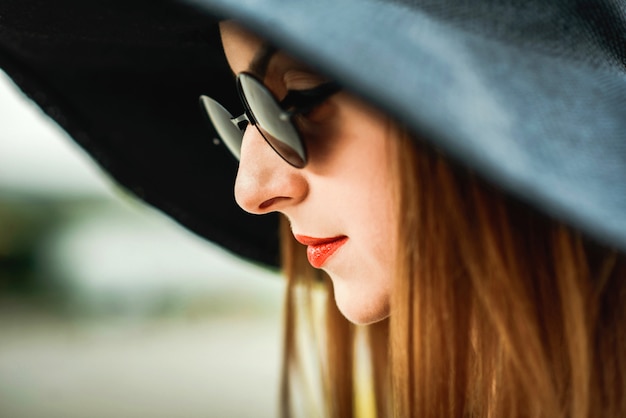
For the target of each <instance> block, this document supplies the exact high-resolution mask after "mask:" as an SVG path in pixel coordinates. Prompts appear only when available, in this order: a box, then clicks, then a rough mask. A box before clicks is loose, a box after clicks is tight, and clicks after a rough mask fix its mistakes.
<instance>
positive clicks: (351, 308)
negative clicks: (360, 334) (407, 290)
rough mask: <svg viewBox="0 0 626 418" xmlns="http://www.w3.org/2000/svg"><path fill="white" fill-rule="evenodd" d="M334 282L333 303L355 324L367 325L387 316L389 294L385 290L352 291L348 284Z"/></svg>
mask: <svg viewBox="0 0 626 418" xmlns="http://www.w3.org/2000/svg"><path fill="white" fill-rule="evenodd" d="M333 283H334V293H335V303H336V304H337V308H339V311H340V312H341V314H342V315H343V316H344V317H345V318H346V319H347V320H348V321H350V322H352V323H353V324H356V325H368V324H373V323H375V322H378V321H382V320H383V319H386V318H388V317H389V296H388V293H387V292H382V294H381V292H372V294H368V292H364V291H363V289H362V288H361V289H358V290H356V291H354V290H353V289H350V287H349V286H341V285H337V284H336V282H335V281H334V280H333Z"/></svg>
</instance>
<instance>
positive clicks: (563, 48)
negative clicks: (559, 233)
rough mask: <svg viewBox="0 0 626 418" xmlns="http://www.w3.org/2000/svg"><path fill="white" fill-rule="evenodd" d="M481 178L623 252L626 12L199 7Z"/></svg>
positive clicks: (562, 7) (435, 4)
mask: <svg viewBox="0 0 626 418" xmlns="http://www.w3.org/2000/svg"><path fill="white" fill-rule="evenodd" d="M194 3H196V4H199V5H201V6H210V7H218V8H219V10H220V11H221V13H223V14H224V15H225V16H228V17H235V18H237V19H239V20H241V21H242V22H244V23H245V24H247V25H249V26H250V27H251V28H253V29H254V30H255V31H257V32H259V33H260V34H262V35H263V36H266V37H268V38H269V39H271V40H272V41H273V42H275V43H276V44H277V45H278V46H281V47H283V48H285V49H287V50H288V51H290V52H292V53H293V54H294V55H296V56H298V57H299V58H300V59H302V60H304V61H306V62H309V63H311V64H313V65H315V66H317V67H320V68H321V69H323V70H325V71H326V72H328V73H329V74H330V75H331V76H333V77H334V78H336V79H337V80H338V81H339V82H340V83H342V84H344V85H346V86H348V87H350V88H352V89H354V90H355V91H356V92H358V93H360V94H362V95H363V96H364V97H366V98H367V99H368V100H370V101H372V102H374V103H376V104H378V105H379V106H381V107H382V108H384V109H385V110H387V111H388V112H389V113H391V114H392V115H394V116H395V117H396V118H398V119H399V120H401V121H402V122H404V123H406V124H407V125H408V126H410V127H411V128H413V130H414V131H415V132H416V133H418V134H419V135H420V136H421V137H422V138H424V139H426V140H427V141H430V142H432V143H433V144H434V145H435V146H436V147H438V148H440V149H441V150H443V151H444V152H447V153H448V154H449V155H450V156H452V157H453V158H454V159H456V160H457V161H459V162H461V163H462V164H464V165H466V166H469V167H470V168H472V169H473V170H475V171H476V172H477V173H479V174H480V175H482V176H483V177H485V178H486V179H488V180H489V181H491V182H493V183H495V184H497V185H498V186H501V187H502V188H504V189H505V190H507V191H509V192H510V193H512V194H513V195H515V196H517V197H519V198H521V199H522V200H524V201H526V202H528V203H530V204H531V205H532V206H535V207H537V208H538V209H540V210H541V211H543V212H545V213H547V214H549V215H551V216H553V217H556V218H557V219H560V220H563V221H565V222H567V223H569V224H571V225H574V226H576V227H578V228H580V229H582V230H584V231H586V232H587V233H589V234H590V235H592V236H594V237H595V238H598V239H600V240H602V241H603V242H607V243H609V244H611V245H615V246H618V247H620V248H622V249H623V250H626V67H625V64H626V54H625V52H626V26H625V24H624V18H625V16H626V15H625V10H626V6H625V5H624V3H623V2H610V1H593V2H590V1H587V2H575V1H555V0H547V1H546V0H543V1H534V0H531V1H495V0H489V1H472V2H469V1H458V0H457V1H446V0H443V1H441V0H438V1H424V0H422V1H397V2H382V1H370V0H342V1H333V0H315V1H310V2H303V1H291V2H289V1H280V0H243V1H237V2H230V1H223V0H222V1H220V0H210V1H209V0H196V1H195V2H194Z"/></svg>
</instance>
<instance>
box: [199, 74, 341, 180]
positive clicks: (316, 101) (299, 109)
mask: <svg viewBox="0 0 626 418" xmlns="http://www.w3.org/2000/svg"><path fill="white" fill-rule="evenodd" d="M245 78H248V79H249V81H252V82H253V83H254V84H256V87H257V88H259V89H261V91H262V92H263V93H264V94H266V95H267V96H268V97H269V98H270V99H271V100H272V101H273V102H274V104H275V105H276V108H278V109H280V111H281V112H280V113H279V114H278V115H276V118H277V119H278V120H280V121H283V122H284V121H289V122H290V125H291V127H292V128H293V131H294V133H295V135H296V137H295V138H292V139H294V140H295V141H297V142H298V143H299V144H300V146H301V149H302V150H303V155H301V154H300V153H299V152H297V151H296V150H295V149H294V148H293V147H291V146H289V148H290V149H291V150H293V153H294V154H295V155H297V160H296V159H294V158H289V156H288V155H285V154H286V152H285V151H281V150H279V149H277V146H275V145H274V142H273V141H272V140H271V139H269V138H268V136H270V137H271V136H272V135H270V134H269V133H267V131H266V130H265V129H264V128H263V126H262V125H261V124H260V123H259V121H258V118H257V117H256V116H255V112H254V110H253V109H252V106H250V104H249V101H248V98H247V97H246V94H245V91H244V88H243V86H242V80H244V79H245ZM236 86H237V93H238V95H239V100H240V102H241V104H242V105H243V108H244V112H243V113H242V114H241V115H239V116H237V117H233V116H232V114H231V113H230V112H229V111H228V110H226V108H224V106H222V105H221V104H219V102H217V101H216V100H214V99H212V98H210V97H207V96H201V97H200V102H201V103H202V105H203V108H204V110H205V112H206V114H207V116H208V118H209V121H210V122H211V123H212V125H213V127H214V128H215V130H216V132H217V133H218V135H219V136H220V138H221V141H222V142H224V143H225V144H226V145H227V148H228V149H229V150H230V151H231V153H232V154H233V155H234V156H235V158H237V159H239V155H238V153H237V152H236V150H235V149H233V147H234V146H235V144H234V142H237V144H238V146H239V147H241V142H242V140H243V135H244V132H245V129H246V126H247V124H251V125H252V126H254V127H255V128H256V129H257V131H258V132H259V133H260V134H261V136H262V137H263V139H264V140H265V142H266V143H267V144H268V145H269V146H270V147H271V148H272V149H273V150H274V151H275V152H276V153H277V154H278V155H279V156H280V157H281V158H282V159H283V160H284V161H285V162H287V163H288V164H290V165H291V166H293V167H295V168H304V167H305V166H306V164H307V162H308V156H307V150H306V146H305V143H304V140H303V138H302V133H301V132H300V131H299V130H298V127H297V125H296V124H294V123H293V121H292V118H293V117H294V116H297V115H300V114H303V113H307V112H309V111H311V110H312V109H314V108H315V107H316V106H319V105H320V104H322V103H323V102H324V101H325V100H327V99H328V98H330V97H331V96H332V95H334V94H335V93H337V92H339V91H340V90H341V87H340V86H339V85H338V84H337V83H336V82H333V81H331V82H326V83H323V84H320V85H319V86H316V87H314V88H311V89H306V90H290V91H288V93H287V95H286V96H285V97H284V98H283V99H282V100H280V101H279V100H277V99H276V96H275V95H274V94H273V93H272V92H271V90H270V89H269V88H267V86H265V84H264V83H263V82H262V81H261V80H259V78H258V77H256V76H255V75H254V74H251V73H248V72H242V73H239V74H238V75H237V80H236ZM206 99H210V100H212V101H213V102H214V103H216V104H218V105H219V107H220V108H221V110H220V112H219V113H220V114H223V115H224V116H225V117H226V116H227V117H228V118H229V120H230V123H232V124H233V125H234V126H235V127H237V128H238V129H239V130H240V131H241V138H237V141H232V138H231V139H230V140H225V139H224V138H222V136H223V135H222V134H221V133H220V131H219V129H217V126H218V124H217V123H215V121H214V120H213V118H212V117H211V113H210V112H209V109H208V106H207V104H206V103H205V100H206ZM220 122H224V121H223V120H222V121H220ZM242 123H246V125H244V126H242ZM276 141H278V142H281V143H284V144H288V143H290V142H294V141H289V142H285V141H283V140H282V139H280V138H277V139H276ZM229 144H231V145H229ZM287 146H288V145H287Z"/></svg>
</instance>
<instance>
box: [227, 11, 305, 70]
mask: <svg viewBox="0 0 626 418" xmlns="http://www.w3.org/2000/svg"><path fill="white" fill-rule="evenodd" d="M220 33H221V36H222V44H223V46H224V52H225V54H226V59H227V60H228V64H229V66H230V68H231V70H232V71H233V73H235V74H239V73H241V72H243V71H247V72H251V73H254V74H255V75H256V76H258V77H259V78H261V79H264V80H266V81H271V79H272V78H276V77H279V78H280V77H282V76H283V75H284V73H285V72H288V71H300V72H306V73H309V74H316V71H314V70H313V69H311V68H310V67H309V66H308V65H306V64H305V63H303V62H301V61H299V60H296V59H294V58H292V57H291V56H289V55H288V54H286V53H284V52H283V51H281V50H278V49H276V48H275V47H273V46H272V45H271V44H269V43H267V42H265V41H264V40H263V39H261V38H259V37H258V36H256V35H254V34H253V33H251V32H249V31H247V30H246V29H244V28H242V27H241V26H240V25H238V24H237V23H235V22H233V21H225V22H222V23H220Z"/></svg>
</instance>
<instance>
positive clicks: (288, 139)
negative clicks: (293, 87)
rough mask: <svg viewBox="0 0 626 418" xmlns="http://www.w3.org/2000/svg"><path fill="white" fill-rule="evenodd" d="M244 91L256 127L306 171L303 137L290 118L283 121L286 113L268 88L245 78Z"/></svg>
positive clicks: (243, 79) (242, 75)
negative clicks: (301, 137) (301, 138)
mask: <svg viewBox="0 0 626 418" xmlns="http://www.w3.org/2000/svg"><path fill="white" fill-rule="evenodd" d="M239 82H240V85H241V90H242V92H243V95H244V97H245V100H246V102H247V103H248V106H249V108H250V111H251V113H252V115H253V116H254V118H255V119H256V122H257V123H256V126H257V129H258V130H259V132H261V134H262V135H263V137H264V138H265V140H266V141H267V142H268V143H269V144H270V145H271V146H272V148H274V150H275V151H276V152H277V153H278V154H279V155H280V156H281V157H282V158H283V159H285V161H287V162H288V163H289V164H291V165H293V166H295V167H299V168H301V167H304V165H305V164H306V151H305V149H304V146H303V144H302V141H301V140H300V135H299V134H298V132H297V131H296V128H295V127H294V126H293V124H292V123H291V118H290V117H281V116H282V115H284V114H285V111H284V110H283V109H281V107H280V105H279V104H278V103H277V102H276V99H275V98H274V96H272V94H271V93H270V92H269V91H268V90H267V88H266V87H265V86H263V85H262V84H261V83H259V82H258V81H257V80H255V79H254V78H253V77H251V76H248V75H246V74H241V75H240V76H239Z"/></svg>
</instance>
